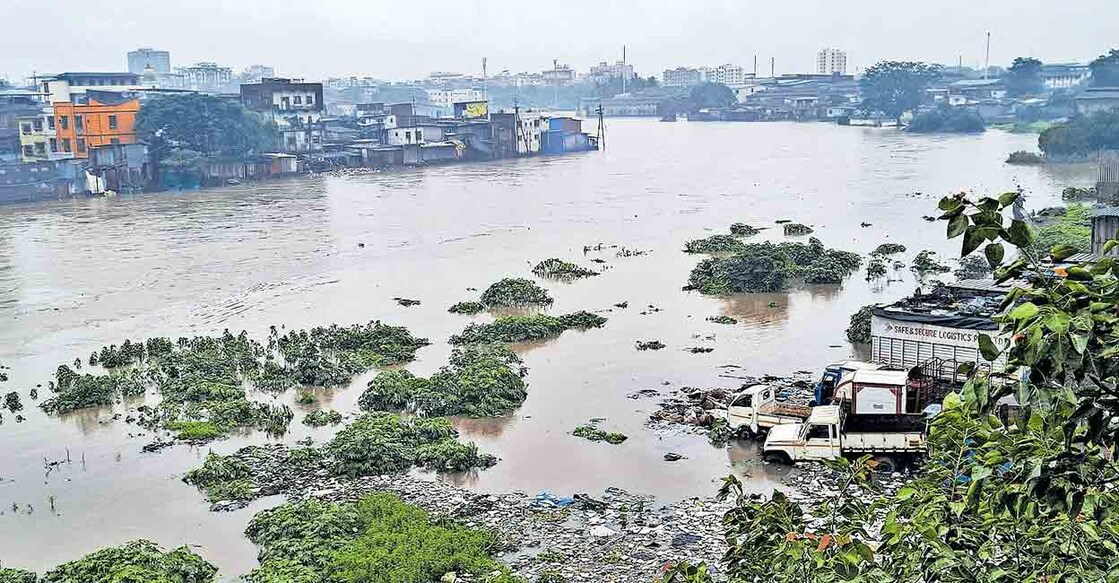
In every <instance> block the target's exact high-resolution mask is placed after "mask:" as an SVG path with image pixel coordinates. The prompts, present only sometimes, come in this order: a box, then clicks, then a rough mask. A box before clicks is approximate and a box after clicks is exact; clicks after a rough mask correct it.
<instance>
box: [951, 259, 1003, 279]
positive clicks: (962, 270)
mask: <svg viewBox="0 0 1119 583" xmlns="http://www.w3.org/2000/svg"><path fill="white" fill-rule="evenodd" d="M992 273H993V272H992V271H991V265H990V264H989V263H987V260H986V259H984V258H982V257H979V256H976V255H969V256H967V257H964V258H963V259H960V267H959V269H956V271H953V272H952V275H954V276H956V279H957V280H959V281H962V280H965V279H985V278H987V277H990V276H991V274H992Z"/></svg>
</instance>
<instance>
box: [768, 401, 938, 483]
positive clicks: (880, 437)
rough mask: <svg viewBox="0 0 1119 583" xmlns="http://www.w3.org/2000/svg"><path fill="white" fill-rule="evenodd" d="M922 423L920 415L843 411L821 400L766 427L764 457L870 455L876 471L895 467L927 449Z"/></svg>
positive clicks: (799, 458)
mask: <svg viewBox="0 0 1119 583" xmlns="http://www.w3.org/2000/svg"><path fill="white" fill-rule="evenodd" d="M926 422H927V421H926V418H925V417H924V416H921V415H906V416H892V417H883V416H866V415H864V416H859V415H845V414H844V413H843V409H842V407H840V406H839V405H821V406H818V407H813V408H812V414H811V415H809V417H808V420H807V421H805V422H803V423H798V424H787V425H776V426H774V427H773V428H772V429H770V431H769V435H768V436H766V439H765V445H763V446H762V459H765V460H767V461H773V462H779V463H786V464H788V463H795V462H798V461H803V460H822V459H835V458H838V457H840V456H849V457H859V456H863V455H866V454H870V455H872V456H874V460H875V461H877V462H878V469H879V471H883V472H893V471H894V470H895V469H897V468H898V467H899V466H900V465H902V464H904V463H906V462H909V461H911V460H912V459H914V458H917V457H919V456H921V455H923V454H924V453H925V452H926V450H927V443H926V440H925V423H926Z"/></svg>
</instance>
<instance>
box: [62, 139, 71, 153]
mask: <svg viewBox="0 0 1119 583" xmlns="http://www.w3.org/2000/svg"><path fill="white" fill-rule="evenodd" d="M62 151H63V152H69V151H70V138H62Z"/></svg>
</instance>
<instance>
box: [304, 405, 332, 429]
mask: <svg viewBox="0 0 1119 583" xmlns="http://www.w3.org/2000/svg"><path fill="white" fill-rule="evenodd" d="M341 422H342V414H341V413H339V412H337V411H335V410H333V409H329V410H326V409H324V410H322V411H312V412H310V413H308V414H306V415H304V416H303V424H304V425H307V426H310V427H323V426H325V425H338V424H339V423H341Z"/></svg>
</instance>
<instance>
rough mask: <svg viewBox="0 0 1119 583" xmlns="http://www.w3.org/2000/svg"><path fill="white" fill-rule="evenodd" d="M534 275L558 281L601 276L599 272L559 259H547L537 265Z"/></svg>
mask: <svg viewBox="0 0 1119 583" xmlns="http://www.w3.org/2000/svg"><path fill="white" fill-rule="evenodd" d="M532 273H534V274H536V275H538V276H540V277H549V278H552V279H558V280H571V279H579V278H583V277H593V276H595V275H598V274H599V273H598V272H597V271H592V270H590V269H587V268H585V267H579V266H578V265H575V264H574V263H571V262H568V261H564V260H562V259H557V258H555V257H553V258H551V259H545V260H544V261H541V262H540V263H537V264H536V267H533V268H532Z"/></svg>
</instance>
